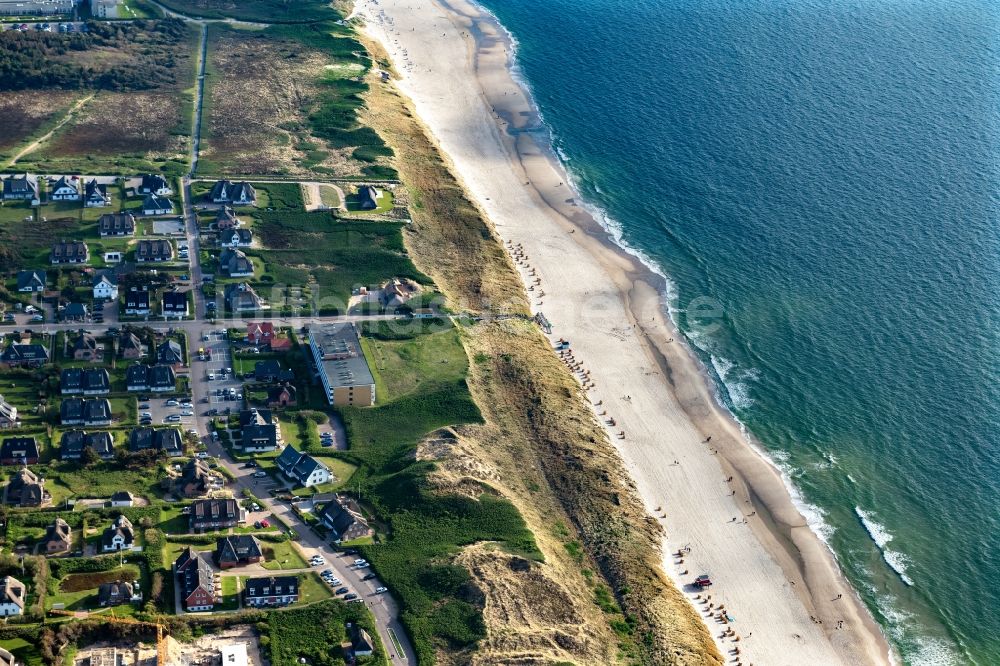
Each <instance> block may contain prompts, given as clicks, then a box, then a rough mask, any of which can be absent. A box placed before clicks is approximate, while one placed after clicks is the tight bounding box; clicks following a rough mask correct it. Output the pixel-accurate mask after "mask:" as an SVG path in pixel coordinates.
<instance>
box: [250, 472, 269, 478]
mask: <svg viewBox="0 0 1000 666" xmlns="http://www.w3.org/2000/svg"><path fill="white" fill-rule="evenodd" d="M253 475H254V478H255V479H263V478H264V477H265V476H267V472H265V471H264V470H260V471H258V472H254V473H253Z"/></svg>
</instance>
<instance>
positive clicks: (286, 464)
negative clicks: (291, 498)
mask: <svg viewBox="0 0 1000 666" xmlns="http://www.w3.org/2000/svg"><path fill="white" fill-rule="evenodd" d="M274 462H275V463H276V464H277V465H278V469H280V470H281V473H282V474H284V475H285V477H286V478H287V479H288V480H289V481H292V482H294V483H296V484H297V485H300V486H302V487H304V488H310V487H312V486H316V485H319V484H321V483H326V482H328V481H329V480H330V478H331V476H332V475H331V474H330V468H329V467H327V466H326V465H324V464H323V463H321V462H320V461H318V460H316V459H315V458H313V457H312V456H310V455H308V454H306V453H300V452H299V451H296V450H295V448H294V447H293V446H292V445H291V444H289V445H287V446H286V447H285V448H284V449H283V450H282V451H281V455H279V456H278V457H277V458H275V460H274Z"/></svg>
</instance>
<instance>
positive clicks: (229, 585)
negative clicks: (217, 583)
mask: <svg viewBox="0 0 1000 666" xmlns="http://www.w3.org/2000/svg"><path fill="white" fill-rule="evenodd" d="M239 580H240V577H239V576H223V577H222V605H221V606H218V607H217V608H216V610H222V611H234V610H238V609H239V607H240V594H239V591H238V587H239V586H238V585H237V582H239Z"/></svg>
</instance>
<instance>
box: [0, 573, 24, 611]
mask: <svg viewBox="0 0 1000 666" xmlns="http://www.w3.org/2000/svg"><path fill="white" fill-rule="evenodd" d="M27 596H28V588H26V587H25V586H24V583H22V582H21V581H19V580H18V579H16V578H14V577H13V576H4V577H3V578H0V616H3V617H10V616H11V615H21V614H22V613H24V600H25V598H26V597H27Z"/></svg>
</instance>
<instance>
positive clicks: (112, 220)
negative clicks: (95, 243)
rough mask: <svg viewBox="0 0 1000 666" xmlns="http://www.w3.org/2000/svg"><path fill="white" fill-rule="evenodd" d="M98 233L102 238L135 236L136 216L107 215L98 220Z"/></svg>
mask: <svg viewBox="0 0 1000 666" xmlns="http://www.w3.org/2000/svg"><path fill="white" fill-rule="evenodd" d="M97 233H99V234H100V235H101V237H108V236H134V235H135V216H134V215H132V213H105V214H104V215H101V217H100V218H98V220H97Z"/></svg>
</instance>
